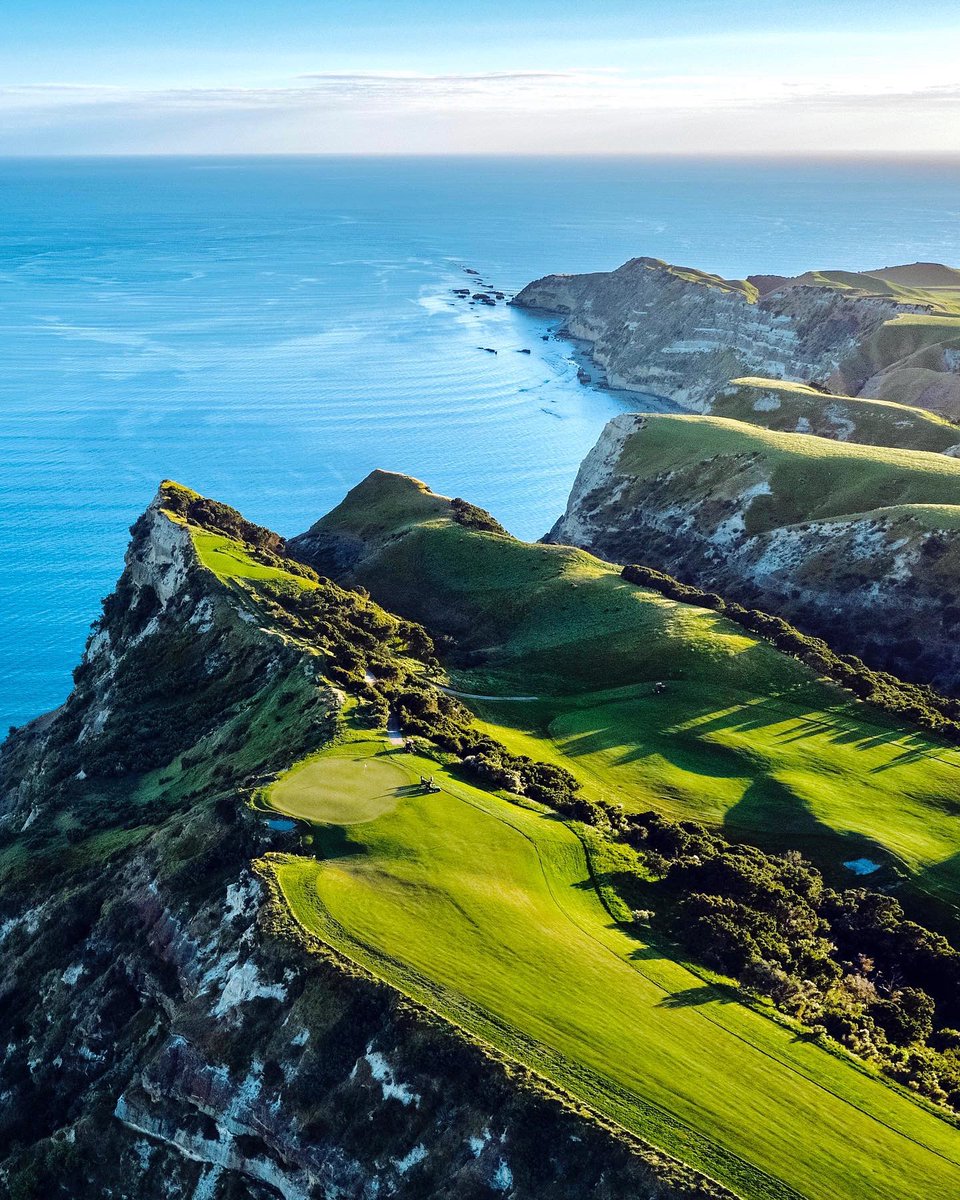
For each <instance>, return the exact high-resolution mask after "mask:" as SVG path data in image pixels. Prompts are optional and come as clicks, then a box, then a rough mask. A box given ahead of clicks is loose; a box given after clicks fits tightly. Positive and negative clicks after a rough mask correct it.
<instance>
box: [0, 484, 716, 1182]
mask: <svg viewBox="0 0 960 1200" xmlns="http://www.w3.org/2000/svg"><path fill="white" fill-rule="evenodd" d="M283 552H284V546H283V543H282V540H281V539H280V538H279V537H277V535H275V534H272V533H270V531H268V530H265V529H263V528H261V527H258V526H256V525H253V524H251V523H250V522H247V521H245V520H244V519H243V518H242V517H241V516H240V514H239V513H237V512H235V511H234V510H232V509H229V508H227V507H226V506H223V505H218V504H216V503H214V502H212V501H208V500H206V499H204V498H203V497H200V496H198V495H197V494H196V493H193V492H190V491H189V490H187V489H184V488H181V487H178V486H177V485H172V484H166V485H164V486H163V487H162V488H161V491H160V493H159V494H158V496H157V498H156V499H155V501H154V502H153V503H152V504H151V505H150V507H149V508H148V510H147V512H146V513H145V514H144V516H143V517H142V518H141V519H140V520H139V521H138V522H137V523H136V524H135V525H134V527H133V530H132V541H131V544H130V549H129V552H128V555H127V561H126V567H125V570H124V572H123V575H122V576H121V579H120V581H119V583H118V586H117V589H116V591H115V592H114V593H113V594H112V595H111V596H110V597H109V598H108V599H107V601H106V602H105V605H104V613H103V616H102V617H101V619H100V620H99V621H98V622H97V624H96V626H95V627H94V631H93V633H92V636H91V638H90V641H89V643H88V646H87V650H86V653H85V655H84V660H83V662H82V664H81V666H80V667H79V668H78V670H77V673H76V686H75V688H74V691H73V692H72V694H71V696H70V697H69V699H68V700H67V702H66V703H65V705H64V706H63V707H62V708H61V709H59V710H57V711H56V712H55V713H52V714H49V715H48V716H47V717H45V718H43V719H41V720H38V721H35V722H33V723H31V724H30V725H28V726H26V727H24V728H23V729H21V730H18V731H15V732H14V733H13V734H12V735H11V737H10V738H9V739H8V740H7V742H6V743H5V744H4V746H3V748H2V752H0V897H2V898H0V948H2V956H3V970H2V974H0V1020H2V1022H3V1025H4V1030H5V1037H4V1049H3V1051H2V1052H0V1095H2V1100H3V1103H2V1104H0V1191H2V1192H3V1193H4V1195H9V1196H10V1197H11V1200H40V1198H41V1197H42V1198H44V1200H47V1198H48V1197H51V1198H52V1197H63V1198H64V1200H66V1198H71V1200H73V1198H76V1200H83V1198H86V1197H90V1198H91V1200H92V1198H93V1197H98V1198H99V1197H103V1196H107V1195H109V1196H113V1197H117V1198H129V1200H134V1198H136V1200H161V1198H165V1200H169V1198H171V1197H187V1196H192V1197H196V1198H198V1200H227V1198H228V1197H230V1198H239V1197H244V1198H251V1200H268V1198H269V1200H275V1198H276V1197H278V1196H280V1197H283V1198H284V1200H317V1198H319V1197H338V1198H344V1200H345V1198H348V1197H357V1198H360V1197H364V1198H366V1197H376V1196H397V1197H413V1196H432V1197H445V1196H450V1197H453V1196H458V1197H461V1196H465V1197H477V1198H481V1197H496V1196H503V1195H510V1196H516V1197H531V1198H532V1197H535V1196H536V1197H556V1198H558V1200H566V1198H570V1200H573V1197H582V1196H595V1197H598V1198H601V1197H616V1196H627V1195H630V1196H633V1195H644V1196H651V1197H664V1198H667V1197H696V1196H703V1197H718V1198H721V1197H724V1196H726V1195H727V1193H725V1192H724V1190H723V1189H722V1188H719V1187H717V1186H715V1185H714V1184H712V1183H710V1182H709V1181H708V1180H706V1179H704V1178H703V1177H701V1176H698V1175H697V1174H696V1173H695V1172H691V1171H688V1170H686V1169H685V1168H683V1167H681V1166H680V1165H679V1164H677V1163H675V1162H673V1161H672V1160H670V1159H669V1158H668V1157H667V1156H665V1155H662V1154H658V1153H656V1152H654V1151H651V1150H650V1149H649V1147H646V1146H644V1145H643V1144H642V1143H640V1142H639V1141H637V1140H636V1139H631V1138H629V1137H627V1136H626V1135H623V1134H621V1133H619V1132H617V1131H616V1130H614V1129H611V1128H608V1127H604V1126H603V1125H602V1124H600V1123H599V1122H597V1121H594V1120H590V1119H586V1118H585V1116H584V1115H583V1113H582V1112H581V1113H578V1112H576V1111H574V1109H573V1108H572V1107H571V1106H570V1104H569V1103H568V1102H567V1101H566V1100H565V1099H564V1098H563V1097H561V1096H559V1095H556V1094H553V1093H551V1092H550V1089H549V1088H546V1087H545V1086H544V1085H543V1083H542V1082H541V1081H539V1080H535V1079H533V1078H532V1077H530V1076H529V1075H528V1074H527V1073H525V1072H524V1071H523V1070H521V1069H520V1068H518V1067H517V1066H516V1065H512V1064H507V1063H505V1062H504V1061H502V1060H500V1059H497V1058H495V1057H494V1056H493V1055H491V1054H490V1053H489V1052H486V1051H485V1050H484V1049H483V1048H482V1047H481V1046H479V1045H478V1044H475V1043H472V1042H469V1041H468V1040H467V1039H465V1038H464V1037H463V1036H462V1035H460V1034H458V1033H457V1032H456V1030H454V1028H453V1027H452V1026H450V1025H448V1024H446V1023H444V1022H442V1021H440V1020H439V1019H437V1018H436V1017H433V1016H431V1015H430V1014H429V1013H426V1012H424V1011H422V1010H418V1009H417V1008H416V1006H414V1005H411V1004H409V1003H408V1002H405V1001H402V1000H401V999H400V997H399V996H398V994H397V993H396V992H394V991H393V990H391V989H390V988H388V987H386V986H384V985H382V984H379V983H376V982H375V981H374V980H373V979H371V978H369V977H367V976H365V975H364V974H363V973H362V972H359V971H358V970H357V969H356V968H352V967H350V966H349V965H348V964H346V963H345V962H344V961H343V960H342V959H339V958H337V956H335V955H334V954H332V953H331V952H329V951H324V950H323V948H322V947H320V946H318V945H316V944H314V943H312V942H311V941H310V940H309V939H308V938H306V937H305V936H304V935H302V934H297V933H296V931H295V930H294V929H293V927H292V926H291V923H290V921H289V919H288V918H287V917H286V915H285V912H284V910H283V909H282V908H281V906H280V905H279V904H278V903H277V901H276V900H275V898H274V896H273V894H272V892H271V890H270V883H269V879H268V878H267V877H266V876H262V875H260V874H258V871H257V868H256V866H255V863H256V861H257V860H259V859H261V858H262V856H263V855H264V854H265V853H268V852H269V851H271V850H290V849H293V848H295V844H296V843H295V842H294V841H292V840H291V837H290V835H289V834H288V833H285V832H284V831H283V830H274V829H272V828H271V827H270V826H269V824H268V823H267V822H266V821H265V820H264V819H263V816H262V814H258V813H256V812H255V811H254V810H253V809H251V808H250V806H249V804H248V803H247V801H248V800H249V798H250V795H251V789H252V788H253V787H254V786H255V785H256V784H257V783H258V782H260V781H262V780H263V779H264V778H265V777H269V776H271V775H273V774H274V773H275V772H277V771H280V770H282V769H284V768H285V767H287V766H289V765H290V764H291V763H292V762H293V761H294V760H295V759H298V758H300V757H302V756H303V755H305V754H307V753H308V752H311V751H314V750H317V749H318V748H320V747H322V746H324V745H326V744H327V743H329V742H330V740H331V739H332V738H333V737H335V736H336V734H337V731H338V726H339V720H340V718H339V713H340V709H341V706H342V704H343V702H344V691H343V688H344V687H349V686H351V681H356V680H358V679H359V680H360V686H361V687H362V680H363V672H364V665H365V664H369V663H374V664H376V665H377V666H378V669H380V670H383V671H387V670H389V669H392V670H393V671H394V672H395V674H396V677H397V678H402V677H403V672H404V670H406V669H409V668H408V666H407V665H405V664H407V663H408V661H409V660H408V657H405V656H410V655H412V654H414V653H415V652H420V653H427V650H426V649H424V647H426V646H427V645H428V643H427V642H426V641H424V639H423V637H422V636H419V635H418V634H417V631H416V630H415V629H414V628H413V627H412V626H410V625H409V623H406V622H401V621H399V620H398V619H397V618H394V617H392V616H391V615H390V614H388V613H386V612H384V611H383V610H382V609H380V608H379V607H378V606H377V605H375V604H374V603H373V602H372V601H370V600H368V599H367V598H365V597H364V596H362V595H358V594H356V593H353V592H347V591H344V590H343V589H342V588H339V587H337V586H336V585H335V584H332V583H330V582H329V581H328V580H322V579H319V578H318V577H317V576H316V575H314V574H313V572H311V571H310V570H309V568H306V567H304V566H302V565H301V564H299V563H296V562H293V561H291V560H289V559H287V558H285V556H284V553H283ZM418 637H419V640H418ZM419 665H420V667H421V669H422V666H423V664H422V663H420V664H419Z"/></svg>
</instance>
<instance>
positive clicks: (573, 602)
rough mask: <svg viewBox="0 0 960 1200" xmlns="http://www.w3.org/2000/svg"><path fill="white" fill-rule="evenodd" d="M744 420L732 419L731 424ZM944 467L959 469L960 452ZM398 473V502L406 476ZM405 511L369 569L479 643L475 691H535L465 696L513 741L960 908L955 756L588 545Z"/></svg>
mask: <svg viewBox="0 0 960 1200" xmlns="http://www.w3.org/2000/svg"><path fill="white" fill-rule="evenodd" d="M694 424H695V423H694ZM731 424H732V423H731V422H722V421H721V422H716V425H717V426H719V427H720V429H721V434H725V433H726V432H727V428H726V427H728V426H730V425H731ZM751 432H752V431H751ZM762 436H763V437H771V436H773V435H768V434H763V435H762ZM792 440H793V441H796V442H803V443H804V444H808V445H811V446H813V447H815V448H818V447H820V446H821V445H823V446H827V447H829V449H831V450H832V449H833V447H832V446H831V445H830V443H827V442H821V441H820V440H819V439H814V438H802V437H796V438H794V439H792ZM842 449H843V450H844V451H846V450H859V449H861V448H852V447H851V448H842ZM891 453H901V454H903V455H904V456H905V457H906V458H907V459H908V460H909V459H910V458H911V456H910V455H908V454H906V452H891ZM918 457H920V458H926V457H932V456H923V455H920V456H918ZM812 461H813V463H814V464H815V465H816V463H817V462H818V461H819V455H818V454H817V453H816V452H814V453H813V455H812ZM868 462H873V460H872V459H870V460H868ZM943 462H944V464H945V465H946V467H947V471H946V472H945V478H946V479H947V480H949V479H951V478H952V475H951V472H955V471H956V470H957V468H958V465H957V464H954V463H952V461H951V460H949V459H944V460H943ZM908 474H909V472H908ZM877 476H878V478H882V470H881V468H880V467H877ZM385 478H386V480H387V486H388V487H389V488H390V490H391V494H392V496H393V500H392V503H394V504H395V505H397V504H399V500H398V491H399V489H400V488H401V487H402V486H403V485H402V480H401V477H398V476H389V477H385ZM939 478H940V477H938V476H937V475H936V473H934V479H935V481H939ZM377 486H378V480H377V477H371V479H370V480H368V481H366V483H365V484H364V485H361V487H360V488H358V489H356V492H355V493H351V497H352V499H351V497H348V499H347V500H346V501H345V502H344V504H343V505H341V506H340V508H339V509H338V510H335V511H334V513H332V514H330V516H328V517H327V518H324V521H323V522H321V525H322V526H323V527H324V529H325V532H326V534H327V535H330V536H333V535H334V534H335V531H336V528H337V525H338V523H339V522H340V521H341V520H346V523H347V524H348V525H349V523H350V521H349V509H350V508H351V506H352V505H353V504H354V503H360V504H362V503H363V497H364V495H365V494H369V493H370V491H371V490H375V489H376V487H377ZM414 486H415V485H413V484H408V487H409V488H410V489H411V492H412V495H413V500H414V504H415V505H416V506H419V504H420V492H419V491H416V490H414ZM851 486H852V485H851ZM861 486H863V485H861ZM938 486H939V482H938ZM944 486H946V485H944ZM875 494H876V493H874V495H875ZM812 502H813V500H812V498H811V503H812ZM400 507H401V508H402V505H401V506H400ZM400 522H401V526H402V532H401V533H400V534H399V535H398V536H396V537H390V536H386V535H385V536H382V537H381V538H380V539H379V540H378V541H377V543H376V544H375V545H374V546H373V547H372V548H371V549H370V552H369V554H368V556H367V557H366V558H365V559H362V560H361V561H360V562H358V563H357V565H356V567H355V568H354V575H353V578H355V580H356V581H357V582H360V583H362V584H364V585H365V586H367V587H368V588H369V589H370V591H371V593H372V595H373V596H374V598H376V599H377V600H379V601H380V602H381V603H383V604H385V605H386V606H387V607H388V608H391V609H393V610H394V611H398V612H400V613H401V614H403V615H406V616H410V617H413V618H416V619H418V620H422V621H424V622H425V623H426V624H427V625H431V626H433V627H434V628H438V629H441V630H449V631H452V632H453V633H454V634H455V635H456V636H457V638H458V640H459V642H460V644H461V647H462V648H464V649H469V650H470V651H471V653H472V655H473V660H472V661H471V660H467V661H468V662H470V665H469V666H464V667H462V668H461V669H459V670H458V671H457V672H455V679H454V684H455V686H456V687H457V688H458V689H459V690H461V691H463V692H467V693H473V694H478V695H485V694H494V695H500V696H513V695H524V696H530V695H534V696H536V697H538V699H537V700H536V701H533V702H531V701H517V700H504V701H501V702H499V703H498V702H492V701H488V700H474V701H468V703H470V705H471V707H473V708H474V709H475V710H476V711H477V713H478V714H479V715H480V716H481V717H482V718H483V720H485V721H486V722H488V724H489V727H490V729H491V731H492V732H494V733H495V734H496V736H497V737H498V738H499V739H500V740H501V741H503V742H505V743H506V744H507V745H508V746H509V747H510V748H511V749H513V750H515V751H517V752H521V753H526V754H529V755H530V756H531V757H534V758H549V759H552V760H553V761H555V762H559V763H562V765H564V766H566V767H567V768H568V769H570V770H571V771H573V773H574V774H575V775H576V776H577V777H578V778H579V779H580V780H581V781H582V783H583V784H584V787H585V791H586V794H588V795H592V796H595V797H603V798H605V799H608V800H611V801H617V802H620V803H623V804H624V805H625V806H627V807H629V808H631V809H634V810H642V809H646V808H658V809H661V810H664V811H667V812H669V813H671V814H672V815H674V816H688V817H694V818H696V819H698V820H703V821H706V822H708V823H711V824H717V825H722V826H724V827H726V829H727V830H728V831H729V832H730V833H731V834H732V835H734V836H738V837H744V838H748V839H749V840H752V841H756V842H758V843H760V844H762V845H765V846H771V847H783V846H795V847H798V848H801V849H803V850H805V851H806V852H807V853H808V854H809V855H810V856H811V857H812V858H813V859H814V860H815V861H816V862H817V863H818V865H820V866H821V867H822V868H823V869H825V870H826V871H827V873H828V874H829V875H830V876H831V877H832V878H834V879H838V880H842V879H844V878H846V879H849V878H850V876H849V873H848V872H846V871H845V869H844V868H843V866H842V864H843V862H845V861H848V860H850V859H852V858H855V857H859V856H860V855H863V854H865V855H866V856H868V857H871V858H874V859H875V860H877V861H879V862H884V863H888V864H889V865H890V866H891V868H892V869H895V870H902V871H905V872H908V873H909V874H910V875H911V876H912V877H913V880H914V883H915V884H916V885H917V886H918V887H920V888H921V889H923V890H932V891H934V892H935V893H936V895H937V896H938V897H939V898H940V899H941V900H944V901H946V902H948V903H949V904H950V905H951V906H952V905H954V904H955V902H956V897H957V894H958V891H960V754H958V753H957V752H956V751H954V750H952V749H950V748H948V747H946V746H945V745H943V744H940V743H938V742H936V741H933V740H930V739H928V738H925V737H923V736H921V735H920V734H918V733H916V732H915V731H912V730H910V729H909V728H905V727H902V726H897V725H896V724H895V723H893V721H891V720H889V719H888V718H886V717H884V716H883V715H882V714H881V713H879V712H878V711H877V710H875V709H872V708H868V707H867V706H866V705H864V704H862V703H860V702H858V701H856V700H854V699H853V698H852V697H850V696H849V695H848V694H847V693H844V692H841V691H840V690H839V689H837V688H835V687H833V686H832V685H829V684H826V683H824V682H822V681H820V680H818V679H817V678H816V677H815V676H814V675H813V673H812V672H811V671H809V670H808V669H807V668H806V667H804V666H802V665H801V664H800V663H798V662H797V661H796V660H794V659H792V658H790V657H787V656H785V655H783V654H781V653H780V652H778V651H776V650H775V649H773V647H771V646H770V645H769V644H767V643H765V642H762V641H760V640H758V639H756V638H755V637H753V636H752V635H750V634H749V633H747V632H745V631H744V630H743V629H741V628H739V627H738V626H735V625H733V624H732V623H730V622H728V621H725V620H724V619H722V618H721V617H719V616H717V614H716V613H714V612H712V611H710V610H706V609H700V608H694V607H691V606H689V605H683V604H677V603H674V602H673V601H669V600H666V599H664V598H663V597H661V596H660V595H658V594H656V593H652V592H648V591H644V590H643V589H640V588H636V587H634V586H632V585H630V584H628V583H625V582H624V580H623V579H622V578H621V577H620V575H619V572H618V570H617V569H616V568H615V567H612V566H610V565H609V564H606V563H603V562H601V561H600V560H598V559H596V558H594V557H592V556H591V555H589V554H586V553H584V552H582V551H579V550H574V549H571V548H568V547H561V546H547V545H530V544H527V543H523V542H518V541H516V540H514V539H511V538H508V537H503V536H499V535H496V534H490V533H484V532H478V531H475V530H470V529H465V528H464V527H463V526H461V525H458V524H457V523H456V522H455V521H453V520H452V519H451V518H450V517H449V515H443V514H442V513H440V514H437V513H436V512H434V511H431V513H430V514H429V515H427V516H426V517H425V518H424V519H422V520H416V519H411V518H410V513H409V512H403V513H402V514H401V517H400ZM657 682H664V683H665V684H666V689H665V690H664V691H663V692H662V693H658V692H657V691H656V690H655V688H654V684H655V683H657Z"/></svg>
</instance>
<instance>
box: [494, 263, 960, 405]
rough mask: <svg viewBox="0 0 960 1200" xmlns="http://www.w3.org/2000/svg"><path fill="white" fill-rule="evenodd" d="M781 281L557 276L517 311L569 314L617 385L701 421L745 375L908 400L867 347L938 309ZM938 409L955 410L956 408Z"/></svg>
mask: <svg viewBox="0 0 960 1200" xmlns="http://www.w3.org/2000/svg"><path fill="white" fill-rule="evenodd" d="M775 282H776V283H777V284H778V286H774V287H773V288H772V290H768V291H765V292H764V294H762V295H760V294H759V293H758V290H757V288H756V287H755V286H754V285H753V284H751V283H748V282H745V281H738V280H732V281H731V280H724V279H720V278H719V277H717V276H712V275H706V274H705V273H703V272H699V271H694V270H690V269H686V268H678V267H673V266H670V265H668V264H666V263H663V262H660V261H659V260H658V259H651V258H635V259H631V260H630V261H629V262H627V263H625V264H624V265H623V266H622V267H619V268H618V269H617V270H616V271H611V272H597V273H594V274H588V275H548V276H546V277H545V278H544V279H539V280H537V281H536V282H534V283H531V284H528V285H527V287H525V288H524V289H523V290H522V291H521V292H520V293H519V294H518V295H517V297H516V299H515V300H514V301H513V303H515V304H518V305H520V306H522V307H525V308H537V309H546V310H549V311H552V312H559V313H564V314H566V318H567V319H566V322H565V329H566V331H567V332H568V333H569V334H570V335H571V336H573V337H576V338H580V339H583V340H585V341H588V342H590V343H592V354H593V357H594V358H595V359H596V361H597V362H598V363H599V364H600V365H601V366H602V367H603V369H604V371H605V372H606V374H607V378H608V379H609V381H610V383H611V384H612V385H613V386H615V387H621V388H629V389H634V390H638V391H646V392H654V393H656V394H658V395H661V396H665V397H667V398H669V399H671V400H674V401H676V402H677V403H679V404H682V405H684V406H686V407H687V408H690V409H693V410H695V411H698V412H706V411H709V409H710V405H711V401H712V400H713V397H714V396H715V395H716V393H717V392H718V391H719V390H720V389H721V388H723V387H724V385H726V384H727V383H728V381H729V380H731V379H733V378H735V377H738V376H744V375H760V376H768V377H771V378H775V379H784V378H785V379H795V380H814V381H818V382H820V383H822V384H824V385H826V386H827V387H828V388H829V389H830V390H831V391H836V392H841V393H843V392H846V393H849V394H853V395H856V394H858V393H859V391H860V390H861V388H867V387H868V385H869V386H870V387H871V388H873V390H868V391H867V392H866V394H868V395H872V396H882V397H884V398H889V399H896V398H899V397H897V396H894V395H891V394H890V393H889V391H887V390H885V389H884V388H883V386H882V385H881V384H880V383H879V382H878V381H877V379H876V376H877V374H878V373H879V370H878V368H880V370H887V369H888V368H889V366H890V362H892V361H895V360H889V361H888V362H886V363H879V364H877V363H875V362H874V361H873V360H872V359H870V357H869V356H867V358H864V357H863V356H862V355H860V353H859V351H860V347H861V345H862V344H863V343H865V342H866V341H868V340H869V339H870V337H871V335H873V334H875V333H876V332H877V331H878V330H879V329H880V328H881V327H882V326H884V324H885V323H886V322H888V321H890V320H891V319H893V318H895V317H897V316H899V315H902V314H911V313H928V312H929V307H927V306H924V305H920V304H910V303H904V302H901V301H898V300H895V299H892V298H889V297H884V296H870V295H863V294H861V293H858V292H851V291H844V290H842V289H839V288H837V287H833V286H818V285H816V284H811V283H806V282H805V283H799V282H796V281H791V280H785V281H783V282H782V283H780V282H779V281H775ZM958 330H960V326H958ZM901 357H903V356H902V355H901V354H898V355H897V360H899V358H901ZM944 361H945V360H944ZM851 363H853V364H855V365H854V366H853V367H848V364H851ZM856 376H859V378H855V377H856ZM958 378H960V376H958ZM931 386H932V385H931ZM878 389H879V390H878ZM948 391H949V388H948ZM951 394H952V393H951ZM939 411H949V405H948V403H947V401H946V400H944V402H943V404H941V406H940V408H939Z"/></svg>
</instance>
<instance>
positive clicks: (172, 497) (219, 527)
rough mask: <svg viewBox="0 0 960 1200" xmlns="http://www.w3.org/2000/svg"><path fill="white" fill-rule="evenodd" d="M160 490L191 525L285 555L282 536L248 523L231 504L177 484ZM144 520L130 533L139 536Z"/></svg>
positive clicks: (171, 508) (170, 508) (167, 506)
mask: <svg viewBox="0 0 960 1200" xmlns="http://www.w3.org/2000/svg"><path fill="white" fill-rule="evenodd" d="M161 490H162V494H163V506H164V508H165V509H166V510H167V511H168V512H172V513H175V514H176V515H177V516H178V517H182V518H183V520H185V521H189V522H190V524H191V525H199V526H200V528H201V529H207V530H209V531H210V532H211V533H222V534H223V535H224V536H225V537H228V538H233V540H234V541H237V542H244V543H246V544H247V545H248V546H251V547H253V548H254V549H256V550H258V551H261V552H263V551H266V552H267V553H269V554H276V555H282V554H283V552H284V548H285V542H284V540H283V538H282V537H281V536H280V535H279V533H274V532H273V530H272V529H267V528H266V527H265V526H264V525H255V524H254V523H253V522H252V521H248V520H247V519H246V517H245V516H243V514H242V513H239V512H237V510H236V509H235V508H231V507H230V505H229V504H220V503H219V502H218V501H216V500H208V499H207V497H206V496H198V495H197V494H196V493H195V492H190V491H188V490H187V489H186V488H182V487H178V486H177V485H176V484H174V483H166V484H164V486H163V488H162V489H161ZM143 520H145V515H144V516H143V517H141V518H140V519H139V521H138V522H136V523H135V524H134V525H132V526H131V528H130V532H131V533H132V534H133V536H134V537H136V536H137V532H138V526H139V524H140V521H143Z"/></svg>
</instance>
